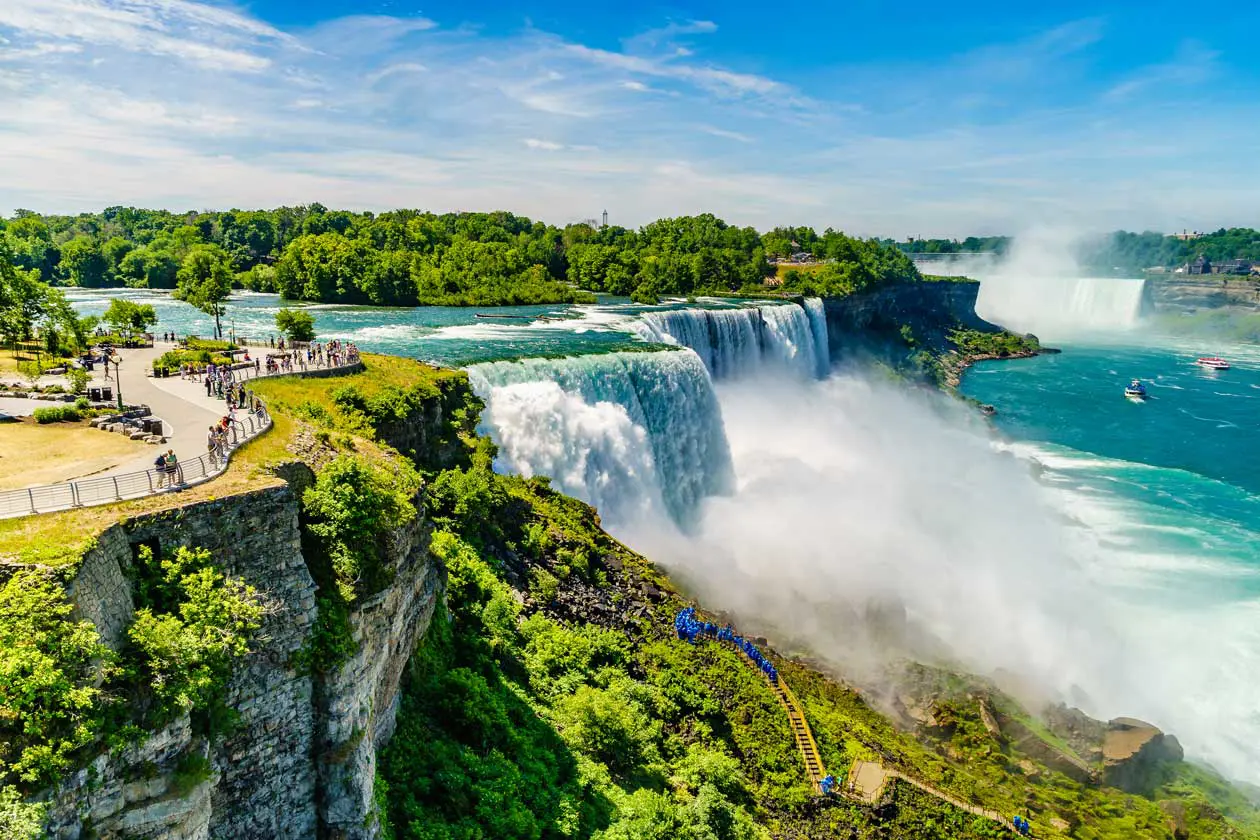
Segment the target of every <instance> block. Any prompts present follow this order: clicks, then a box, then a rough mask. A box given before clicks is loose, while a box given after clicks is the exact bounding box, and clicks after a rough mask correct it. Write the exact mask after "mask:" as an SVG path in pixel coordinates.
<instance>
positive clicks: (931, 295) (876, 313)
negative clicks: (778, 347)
mask: <svg viewBox="0 0 1260 840" xmlns="http://www.w3.org/2000/svg"><path fill="white" fill-rule="evenodd" d="M979 294H980V284H979V283H978V282H971V281H967V282H958V283H945V282H941V283H926V282H925V283H907V284H903V285H896V286H885V287H883V288H880V289H875V290H873V291H870V292H863V293H861V294H856V295H849V296H848V297H844V298H824V300H823V305H824V310H825V311H826V313H827V332H828V334H829V335H830V349H831V357H832V358H833V359H839V358H843V357H844V356H845V355H848V354H852V353H855V352H876V353H881V352H883V351H885V350H887V347H888V346H896V347H898V348H899V350H900V352H904V345H903V343H902V339H901V336H900V333H899V331H900V329H901V327H902V326H903V325H904V326H909V327H910V328H911V329H912V330H913V331H914V334H915V336H916V337H917V340H918V341H920V342H921V343H922V345H924V346H925V347H926V348H928V349H935V350H941V349H944V348H945V346H946V335H947V334H948V332H949V330H950V329H953V328H957V327H967V328H969V329H979V330H993V331H996V330H997V329H998V327H996V326H995V325H993V324H990V323H989V322H988V321H985V320H984V319H983V318H981V317H980V316H979V315H977V314H976V298H977V297H978V296H979Z"/></svg>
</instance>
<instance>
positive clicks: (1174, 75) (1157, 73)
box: [1107, 41, 1221, 100]
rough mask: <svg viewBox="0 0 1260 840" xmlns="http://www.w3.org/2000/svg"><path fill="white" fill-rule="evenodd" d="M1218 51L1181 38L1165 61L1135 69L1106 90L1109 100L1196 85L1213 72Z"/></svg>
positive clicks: (1208, 77)
mask: <svg viewBox="0 0 1260 840" xmlns="http://www.w3.org/2000/svg"><path fill="white" fill-rule="evenodd" d="M1220 55H1221V54H1220V52H1218V51H1217V50H1213V49H1209V48H1208V47H1206V46H1204V45H1203V44H1201V43H1199V42H1197V41H1184V42H1182V43H1181V45H1180V46H1179V47H1178V48H1177V53H1176V55H1174V56H1173V58H1172V59H1171V60H1169V61H1165V62H1161V63H1158V64H1150V65H1147V66H1146V67H1141V68H1139V69H1138V70H1137V71H1136V72H1134V73H1133V74H1132V75H1131V76H1129V77H1128V78H1127V79H1125V80H1124V81H1122V82H1120V83H1119V84H1117V85H1115V86H1114V87H1112V88H1111V89H1110V90H1108V91H1107V97H1108V98H1110V99H1113V100H1120V99H1127V98H1129V97H1132V96H1134V95H1135V94H1137V93H1139V92H1141V91H1143V90H1145V89H1148V88H1152V87H1154V88H1161V87H1174V86H1185V85H1197V84H1201V83H1203V82H1206V81H1207V80H1208V79H1210V78H1211V77H1212V75H1213V73H1214V72H1215V71H1216V62H1217V59H1218V58H1220Z"/></svg>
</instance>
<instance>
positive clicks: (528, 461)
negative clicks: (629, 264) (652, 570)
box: [468, 350, 733, 527]
mask: <svg viewBox="0 0 1260 840" xmlns="http://www.w3.org/2000/svg"><path fill="white" fill-rule="evenodd" d="M468 375H469V379H470V380H471V382H472V386H473V389H474V390H475V391H476V392H477V395H478V396H479V397H481V398H482V399H483V400H485V402H486V410H485V412H484V413H483V415H482V431H483V432H485V433H488V434H489V435H490V436H491V437H492V438H493V439H494V440H495V442H496V443H497V444H498V445H499V447H500V453H499V466H500V468H501V469H504V470H506V471H511V472H517V473H520V474H522V475H527V476H532V475H547V476H551V478H552V480H553V481H554V482H555V483H556V485H557V487H559V488H560V489H562V490H563V491H564V492H566V493H569V494H571V495H574V496H577V497H578V498H580V499H583V500H584V501H586V502H589V503H590V504H593V505H595V506H596V507H597V508H599V510H600V512H601V514H602V515H603V516H604V517H605V518H606V519H607V520H609V521H611V522H630V521H634V520H637V519H639V518H641V517H644V516H653V515H659V514H661V513H664V514H667V515H668V516H669V517H670V518H672V519H673V520H674V522H675V523H677V524H678V525H679V526H682V527H685V526H686V525H687V523H689V522H691V521H692V520H693V518H694V515H695V511H696V509H697V508H698V506H699V504H700V502H701V500H703V499H704V498H705V497H707V496H711V495H715V494H720V493H725V492H728V491H729V490H730V488H731V486H732V483H733V471H732V467H731V455H730V448H729V446H728V444H727V441H726V433H725V430H724V429H723V425H722V413H721V410H720V408H719V407H718V401H717V396H716V395H715V394H714V392H713V383H712V381H711V380H710V378H709V374H708V372H707V371H706V370H705V367H704V365H703V363H702V362H701V361H700V358H699V357H698V356H697V355H696V354H695V353H693V352H691V351H687V350H683V351H673V350H667V351H661V352H655V353H605V354H599V355H589V356H575V357H571V358H563V359H526V360H524V361H520V362H488V363H485V364H479V365H473V366H471V367H469V368H468Z"/></svg>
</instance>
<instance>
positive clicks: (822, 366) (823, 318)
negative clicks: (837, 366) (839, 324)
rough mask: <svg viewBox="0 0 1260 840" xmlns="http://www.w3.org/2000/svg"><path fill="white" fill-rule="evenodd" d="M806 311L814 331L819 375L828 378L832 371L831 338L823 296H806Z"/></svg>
mask: <svg viewBox="0 0 1260 840" xmlns="http://www.w3.org/2000/svg"><path fill="white" fill-rule="evenodd" d="M805 311H806V312H807V313H809V327H810V329H811V330H813V333H814V351H815V354H816V355H817V358H818V376H819V377H820V378H826V376H827V374H829V373H831V339H830V336H829V335H828V333H827V309H826V307H825V306H824V305H823V302H822V298H805Z"/></svg>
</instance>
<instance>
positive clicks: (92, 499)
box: [0, 408, 271, 519]
mask: <svg viewBox="0 0 1260 840" xmlns="http://www.w3.org/2000/svg"><path fill="white" fill-rule="evenodd" d="M270 428H271V417H270V416H269V415H268V414H267V410H266V409H265V408H260V409H259V410H258V412H257V413H251V414H249V415H247V416H246V417H245V418H244V419H241V420H237V421H235V422H234V423H232V424H231V425H230V426H229V427H228V437H229V440H228V443H227V446H226V447H225V449H224V451H223V452H222V453H210V452H207V453H206V454H204V455H201V456H199V457H197V458H193V459H192V460H189V461H179V462H177V463H176V465H175V467H174V469H158V468H157V467H153V468H151V469H147V470H144V471H142V472H132V473H122V474H121V475H112V476H110V475H106V476H100V477H99V478H81V479H77V480H75V481H65V482H62V483H60V484H45V485H42V486H40V487H27V488H25V489H23V490H7V491H5V492H3V493H0V519H5V518H9V517H14V516H29V515H31V514H33V513H50V512H52V511H56V510H67V509H69V508H77V507H88V506H90V505H103V504H107V503H109V502H120V501H123V500H125V499H139V498H142V497H144V496H152V495H154V494H156V493H165V492H173V491H176V490H183V489H185V488H187V487H192V486H194V485H197V484H201V483H202V482H204V481H208V480H210V479H212V478H214V477H215V476H217V475H219V474H221V473H222V472H223V471H224V470H226V469H227V467H228V461H229V459H230V458H231V455H232V453H233V452H234V451H236V450H237V449H238V448H240V447H241V446H242V445H243V444H245V443H246V442H248V441H251V440H253V439H254V438H256V437H258V436H259V435H261V434H262V433H263V432H265V431H267V430H268V429H270ZM157 451H159V452H160V451H161V450H157Z"/></svg>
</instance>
